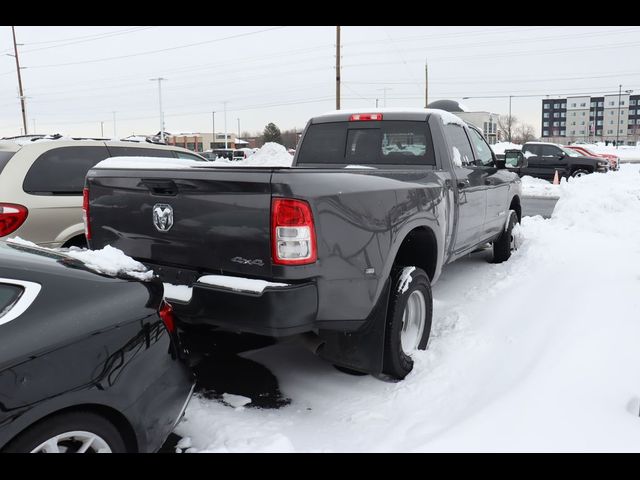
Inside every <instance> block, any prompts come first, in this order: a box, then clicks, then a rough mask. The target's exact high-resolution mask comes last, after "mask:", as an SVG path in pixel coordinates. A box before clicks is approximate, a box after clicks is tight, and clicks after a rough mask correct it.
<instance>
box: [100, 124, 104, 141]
mask: <svg viewBox="0 0 640 480" xmlns="http://www.w3.org/2000/svg"><path fill="white" fill-rule="evenodd" d="M100 136H101V137H102V138H104V122H100Z"/></svg>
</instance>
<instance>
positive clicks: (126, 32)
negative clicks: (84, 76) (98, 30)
mask: <svg viewBox="0 0 640 480" xmlns="http://www.w3.org/2000/svg"><path fill="white" fill-rule="evenodd" d="M150 28H156V27H140V28H135V29H130V30H126V31H120V32H117V33H111V34H105V35H101V36H96V37H94V38H88V39H86V40H77V41H73V42H66V43H60V44H56V45H49V46H48V47H38V48H31V49H27V50H23V51H22V52H23V53H30V52H39V51H41V50H49V49H51V48H62V47H66V46H68V45H77V44H79V43H87V42H95V41H97V40H103V39H105V38H111V37H117V36H120V35H128V34H131V33H137V32H141V31H143V30H149V29H150ZM25 45H29V44H25Z"/></svg>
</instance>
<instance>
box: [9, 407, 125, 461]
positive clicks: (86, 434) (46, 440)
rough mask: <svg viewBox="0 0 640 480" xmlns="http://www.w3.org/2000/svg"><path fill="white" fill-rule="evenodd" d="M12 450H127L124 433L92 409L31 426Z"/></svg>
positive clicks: (85, 451) (20, 451)
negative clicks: (121, 433) (91, 410)
mask: <svg viewBox="0 0 640 480" xmlns="http://www.w3.org/2000/svg"><path fill="white" fill-rule="evenodd" d="M4 451H5V452H9V453H125V452H126V451H127V449H126V447H125V444H124V440H123V439H122V435H120V433H119V432H118V429H117V428H116V427H115V426H114V425H113V424H112V423H111V422H109V421H108V420H106V419H105V418H103V417H101V416H100V415H97V414H95V413H92V412H81V411H79V412H66V413H62V414H59V415H55V416H53V417H49V418H47V419H45V420H42V421H40V422H38V423H36V424H35V425H33V426H31V427H30V428H28V429H27V430H25V431H24V432H22V433H21V434H20V435H18V436H17V437H16V438H15V439H14V440H12V441H11V442H10V443H9V445H8V446H7V447H6V448H5V449H4Z"/></svg>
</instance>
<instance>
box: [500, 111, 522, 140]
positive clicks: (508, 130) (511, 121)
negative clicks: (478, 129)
mask: <svg viewBox="0 0 640 480" xmlns="http://www.w3.org/2000/svg"><path fill="white" fill-rule="evenodd" d="M517 123H518V117H516V116H515V115H511V116H509V115H500V116H499V117H498V138H499V139H500V140H501V141H503V142H504V141H513V135H514V133H515V127H516V124H517Z"/></svg>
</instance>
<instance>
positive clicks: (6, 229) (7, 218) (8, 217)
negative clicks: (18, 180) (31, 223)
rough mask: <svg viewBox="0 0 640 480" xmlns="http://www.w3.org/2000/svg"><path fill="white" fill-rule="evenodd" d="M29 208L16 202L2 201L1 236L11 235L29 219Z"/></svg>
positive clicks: (0, 206) (0, 205)
mask: <svg viewBox="0 0 640 480" xmlns="http://www.w3.org/2000/svg"><path fill="white" fill-rule="evenodd" d="M28 214H29V210H27V207H23V206H22V205H16V204H15V203H0V237H4V236H5V235H9V234H10V233H13V232H15V231H16V230H17V229H19V228H20V225H22V224H23V223H24V221H25V220H26V219H27V215H28Z"/></svg>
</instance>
